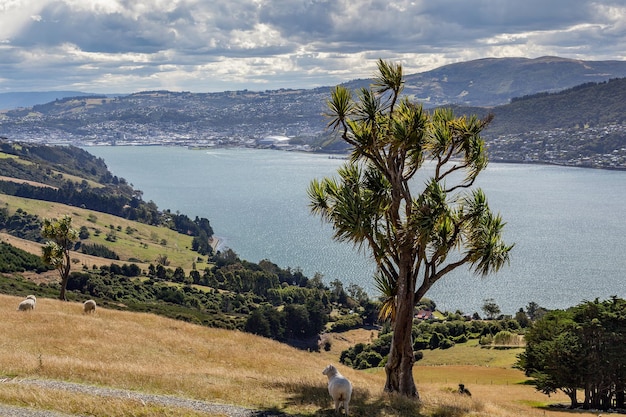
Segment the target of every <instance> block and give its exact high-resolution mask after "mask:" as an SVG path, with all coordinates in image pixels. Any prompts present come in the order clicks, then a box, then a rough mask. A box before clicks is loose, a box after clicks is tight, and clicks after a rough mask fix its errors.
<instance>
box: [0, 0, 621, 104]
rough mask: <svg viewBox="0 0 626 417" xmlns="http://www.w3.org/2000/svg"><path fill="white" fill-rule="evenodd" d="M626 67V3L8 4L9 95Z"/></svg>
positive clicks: (2, 45) (265, 0)
mask: <svg viewBox="0 0 626 417" xmlns="http://www.w3.org/2000/svg"><path fill="white" fill-rule="evenodd" d="M543 55H556V56H561V57H567V58H575V59H585V60H626V1H624V0H597V1H592V0H523V1H522V0H412V1H411V0H0V93H2V92H12V91H44V90H74V91H85V92H94V93H130V92H134V91H141V90H154V89H168V90H172V91H192V92H215V91H226V90H242V89H249V90H266V89H277V88H300V87H302V88H311V87H316V86H329V85H335V84H337V83H340V82H343V81H347V80H351V79H355V78H368V77H370V76H371V75H372V74H373V72H374V70H375V64H376V60H377V59H379V58H383V59H389V60H393V61H395V62H401V63H402V64H403V65H404V68H405V72H406V73H415V72H422V71H426V70H429V69H433V68H436V67H439V66H442V65H445V64H450V63H455V62H461V61H468V60H472V59H478V58H486V57H528V58H536V57H539V56H543Z"/></svg>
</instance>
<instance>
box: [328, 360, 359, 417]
mask: <svg viewBox="0 0 626 417" xmlns="http://www.w3.org/2000/svg"><path fill="white" fill-rule="evenodd" d="M322 374H324V375H326V376H327V377H328V393H329V394H330V396H331V397H333V400H334V401H335V413H338V412H339V407H340V406H343V409H344V410H345V412H346V416H348V415H349V407H348V404H349V403H350V397H352V383H351V382H350V381H348V379H347V378H346V377H345V376H343V375H341V373H339V371H338V370H337V368H335V367H334V366H333V365H328V366H327V367H326V368H324V370H323V371H322Z"/></svg>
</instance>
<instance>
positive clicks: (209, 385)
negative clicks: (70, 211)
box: [0, 294, 592, 417]
mask: <svg viewBox="0 0 626 417" xmlns="http://www.w3.org/2000/svg"><path fill="white" fill-rule="evenodd" d="M25 295H26V294H25ZM20 300H21V299H20V298H19V297H12V296H6V295H0V316H1V317H2V320H1V321H0V335H1V338H0V379H1V378H3V377H5V378H13V377H16V378H42V379H59V380H64V381H72V382H79V383H89V384H95V385H102V386H108V387H114V388H122V389H130V390H136V391H141V392H146V393H160V394H171V395H178V396H181V397H185V398H192V399H198V400H204V401H210V402H218V403H226V404H235V405H241V406H245V407H250V408H255V409H267V410H281V411H284V412H287V413H293V414H298V415H302V416H329V415H332V409H331V400H330V397H329V395H328V393H327V391H326V383H327V381H326V378H325V377H324V376H323V375H322V373H321V371H322V369H323V368H324V366H325V365H326V364H327V363H328V362H333V363H335V364H337V363H338V354H337V351H338V349H339V348H340V347H339V346H333V349H332V350H331V352H321V353H315V352H305V351H301V350H297V349H294V348H291V347H289V346H286V345H284V344H280V343H278V342H274V341H271V340H268V339H264V338H260V337H256V336H253V335H250V334H246V333H242V332H236V331H226V330H220V329H211V328H206V327H201V326H196V325H192V324H188V323H184V322H179V321H175V320H170V319H166V318H162V317H158V316H155V315H151V314H141V313H129V312H121V311H113V310H107V309H102V308H98V310H97V312H96V313H95V314H93V315H83V314H82V305H81V304H79V303H71V302H61V301H58V300H52V299H38V300H37V307H36V309H35V310H34V311H32V312H18V311H16V307H17V304H18V303H19V301H20ZM370 334H371V333H370V332H369V331H364V332H363V331H361V332H360V333H359V332H351V333H350V332H348V333H346V334H344V335H342V336H341V337H343V339H347V340H344V342H345V343H347V344H349V343H351V342H350V340H349V339H351V338H353V339H355V340H357V339H358V340H360V339H363V338H369V337H370ZM338 340H339V339H338ZM337 345H339V343H337ZM338 367H339V368H340V370H341V372H342V373H343V374H344V375H346V376H347V377H348V378H350V379H351V380H352V382H353V384H354V386H355V394H354V397H353V401H352V402H351V411H352V412H351V415H353V416H355V417H357V416H378V417H386V416H405V415H413V416H439V417H446V416H448V417H462V416H474V417H487V416H489V417H504V416H507V417H508V416H517V415H519V416H531V417H532V416H563V415H564V412H557V411H553V410H547V409H541V408H537V406H538V405H542V404H543V405H545V404H547V403H548V402H549V401H554V402H566V399H565V397H564V396H556V397H554V396H553V397H552V398H548V397H546V396H544V395H542V394H539V393H537V392H535V391H534V389H533V388H532V387H530V386H527V385H522V384H519V382H520V381H522V380H523V379H524V378H523V375H522V374H521V372H519V371H516V370H513V369H510V368H497V367H485V366H469V365H442V366H416V367H415V377H416V381H417V383H418V389H419V392H420V396H421V399H422V402H421V404H419V405H418V404H416V403H415V402H414V401H406V400H405V399H402V398H398V397H395V396H389V395H386V394H384V393H383V392H382V388H383V385H384V379H385V375H384V370H382V369H374V370H368V371H357V370H353V369H349V368H346V367H344V366H341V365H338ZM458 383H465V384H466V385H467V387H468V388H469V389H470V390H471V391H472V394H473V396H472V397H471V398H467V397H461V396H459V395H457V394H454V393H453V391H454V390H455V389H456V387H457V384H458ZM64 395H65V394H64ZM59 397H63V395H59V394H58V392H56V391H54V390H49V389H39V388H33V387H32V386H29V387H28V389H25V388H23V387H21V388H20V385H19V384H2V383H0V402H1V403H8V404H17V405H31V406H34V407H37V408H41V409H52V410H58V411H65V412H71V413H75V414H79V413H80V414H83V415H85V414H88V415H93V416H123V415H133V416H135V415H136V416H158V415H161V416H163V415H166V416H183V415H189V416H193V415H198V414H193V413H191V412H189V411H188V410H176V409H167V408H164V407H159V406H155V405H150V404H141V403H138V402H137V401H136V400H135V401H133V400H130V399H126V400H125V399H115V400H113V399H107V400H106V401H102V400H101V399H100V400H99V399H98V398H97V397H93V396H89V395H87V394H77V393H74V394H67V396H66V397H65V398H68V399H69V400H68V401H69V402H66V401H61V400H59ZM67 404H70V405H67ZM577 415H580V416H591V415H592V414H591V413H587V414H584V413H577Z"/></svg>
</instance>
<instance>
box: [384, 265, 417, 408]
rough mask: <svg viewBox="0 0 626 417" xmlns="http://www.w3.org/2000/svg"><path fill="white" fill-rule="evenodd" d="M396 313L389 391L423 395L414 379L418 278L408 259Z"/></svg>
mask: <svg viewBox="0 0 626 417" xmlns="http://www.w3.org/2000/svg"><path fill="white" fill-rule="evenodd" d="M399 272H400V274H399V277H398V292H397V296H396V297H397V299H396V314H395V318H394V320H393V322H392V329H393V337H392V339H391V350H390V351H389V357H388V360H387V364H386V365H385V372H386V374H387V381H386V383H385V391H387V392H395V393H398V394H401V395H404V396H407V397H413V398H419V394H418V392H417V387H416V386H415V380H414V379H413V364H414V363H415V355H414V353H413V338H412V335H411V331H412V329H413V307H414V306H415V280H414V279H413V276H412V274H411V268H410V267H409V264H408V262H405V263H404V264H402V265H400V268H399Z"/></svg>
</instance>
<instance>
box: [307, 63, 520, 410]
mask: <svg viewBox="0 0 626 417" xmlns="http://www.w3.org/2000/svg"><path fill="white" fill-rule="evenodd" d="M403 83H404V80H403V75H402V66H401V65H396V64H393V63H388V62H385V61H382V60H379V61H378V74H377V77H376V79H375V82H374V84H373V85H372V86H371V87H370V88H369V89H365V88H363V89H361V90H359V91H358V92H357V93H356V97H355V96H354V95H353V94H352V93H351V92H350V91H349V90H347V89H346V88H345V87H343V86H337V87H335V88H334V89H333V90H332V92H331V97H330V99H329V100H328V108H329V112H328V114H327V116H329V118H330V122H329V127H330V128H332V129H333V130H334V131H335V132H338V133H339V135H340V136H341V138H342V139H343V140H344V141H345V142H347V143H348V144H349V145H350V147H351V154H350V158H349V160H348V162H347V163H346V164H344V165H343V166H342V167H341V168H340V169H339V170H338V178H336V177H332V178H324V179H322V180H314V181H312V182H311V183H310V185H309V188H308V194H309V199H310V208H311V211H312V212H313V213H314V214H316V215H319V216H321V218H322V219H323V220H324V221H326V222H328V223H329V224H331V225H332V227H333V229H334V238H335V239H336V240H338V241H345V242H351V243H353V244H354V245H355V246H356V247H358V248H360V249H363V250H367V251H368V252H369V253H371V255H372V257H373V259H374V260H375V262H376V266H377V274H376V277H375V279H376V284H377V287H378V288H379V289H380V291H381V293H382V295H383V298H384V304H383V308H382V310H381V315H383V316H384V317H385V318H389V319H391V322H392V328H393V339H392V344H391V351H390V353H389V358H388V361H387V363H386V365H385V369H386V375H387V379H386V383H385V390H386V391H388V392H396V393H400V394H402V395H405V396H409V397H417V398H419V395H418V392H417V389H416V385H415V381H414V378H413V364H414V362H415V356H414V352H413V343H412V340H411V328H412V324H413V314H414V307H415V305H416V303H418V302H419V300H420V299H421V298H422V297H424V296H425V295H426V292H427V291H428V290H429V289H430V288H431V287H432V285H433V284H434V283H435V282H437V281H438V280H439V279H441V278H442V277H444V276H445V275H446V274H448V273H450V272H452V271H453V270H456V269H457V268H459V267H461V266H463V265H467V266H468V267H469V268H470V269H471V270H472V271H473V272H474V273H476V274H478V275H487V274H489V273H491V272H492V271H497V270H498V269H499V268H500V267H502V266H503V265H504V264H505V263H507V262H508V260H509V252H510V250H511V249H512V247H513V246H512V245H506V244H505V243H504V242H503V240H502V237H501V233H502V230H503V226H504V222H503V221H502V219H501V217H500V216H499V215H494V214H493V213H492V212H491V210H490V209H489V205H488V204H487V199H486V197H485V194H484V193H483V192H482V191H481V190H480V189H478V188H474V187H473V185H474V182H475V180H476V178H477V176H478V174H479V173H480V172H482V171H483V170H484V169H485V167H486V166H487V155H486V152H485V147H484V141H483V139H482V138H481V131H482V130H483V129H484V128H485V126H486V125H487V124H488V123H489V122H490V120H491V118H490V117H488V118H486V119H485V120H479V119H478V118H477V117H475V116H473V117H455V116H454V114H453V112H452V111H451V110H447V109H437V110H435V111H433V112H432V113H428V112H426V111H424V109H423V108H422V106H421V105H419V104H416V103H414V102H412V101H410V100H409V99H408V98H406V97H404V98H403V97H401V92H402V87H403ZM418 174H419V177H418Z"/></svg>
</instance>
